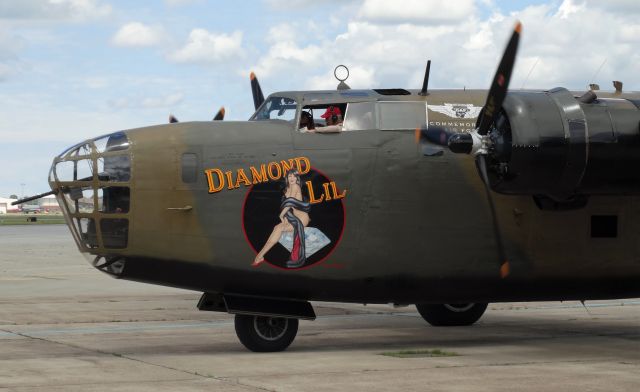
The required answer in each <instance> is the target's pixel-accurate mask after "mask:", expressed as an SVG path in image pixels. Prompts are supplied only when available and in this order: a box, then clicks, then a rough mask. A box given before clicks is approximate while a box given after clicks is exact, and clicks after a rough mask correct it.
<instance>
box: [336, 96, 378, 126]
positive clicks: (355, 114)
mask: <svg viewBox="0 0 640 392" xmlns="http://www.w3.org/2000/svg"><path fill="white" fill-rule="evenodd" d="M375 108H376V105H375V103H373V102H357V103H350V104H348V105H347V112H346V113H345V116H344V124H343V126H342V130H343V131H366V130H369V129H375V128H376V112H375Z"/></svg>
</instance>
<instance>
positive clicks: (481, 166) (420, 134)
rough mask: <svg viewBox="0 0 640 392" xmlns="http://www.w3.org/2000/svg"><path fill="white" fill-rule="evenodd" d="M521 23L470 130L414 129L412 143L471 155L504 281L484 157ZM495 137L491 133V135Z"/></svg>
mask: <svg viewBox="0 0 640 392" xmlns="http://www.w3.org/2000/svg"><path fill="white" fill-rule="evenodd" d="M521 30H522V24H521V23H520V22H518V23H516V26H515V28H514V31H513V34H512V35H511V38H510V39H509V42H508V44H507V47H506V49H505V51H504V54H503V55H502V60H501V61H500V65H499V66H498V70H497V71H496V74H495V76H494V77H493V82H491V88H490V90H489V93H488V94H487V100H486V102H485V104H484V106H483V107H482V111H481V112H480V115H479V116H478V120H477V121H476V127H475V129H474V130H473V131H471V132H469V133H466V132H451V131H449V130H447V129H446V128H442V127H437V126H429V127H423V128H417V129H416V141H417V142H419V143H424V142H430V143H433V144H437V145H440V146H446V147H449V149H450V150H451V152H454V153H459V154H472V155H473V156H474V157H475V158H476V165H477V166H478V170H479V172H480V176H481V177H482V181H483V182H484V186H485V191H486V193H487V199H488V201H489V208H490V210H491V217H492V219H493V230H494V234H495V238H496V242H497V245H498V263H499V267H500V276H501V277H502V278H505V277H507V276H508V275H509V261H508V260H507V257H506V253H505V250H504V244H503V241H502V236H501V234H500V227H499V226H498V218H497V215H496V208H495V205H494V202H493V197H492V196H491V188H490V185H489V175H488V173H487V156H488V155H491V154H493V153H494V148H495V147H496V146H495V145H496V140H497V137H498V136H499V135H498V134H497V133H498V132H499V131H498V129H499V128H500V126H496V122H500V121H501V117H500V116H499V114H500V112H501V111H502V104H503V102H504V99H505V97H506V95H507V90H508V88H509V80H510V79H511V72H512V71H513V65H514V63H515V59H516V52H517V51H518V41H519V39H520V32H521ZM494 132H495V133H496V134H493V133H494Z"/></svg>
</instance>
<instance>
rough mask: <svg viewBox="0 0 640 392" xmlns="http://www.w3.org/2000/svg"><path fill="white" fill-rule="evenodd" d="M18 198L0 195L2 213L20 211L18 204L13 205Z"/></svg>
mask: <svg viewBox="0 0 640 392" xmlns="http://www.w3.org/2000/svg"><path fill="white" fill-rule="evenodd" d="M16 200H18V199H7V198H4V197H0V214H6V213H7V212H18V206H12V205H11V203H13V202H14V201H16Z"/></svg>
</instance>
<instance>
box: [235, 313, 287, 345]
mask: <svg viewBox="0 0 640 392" xmlns="http://www.w3.org/2000/svg"><path fill="white" fill-rule="evenodd" d="M235 327H236V335H237V336H238V339H240V342H241V343H242V344H243V345H244V346H245V347H246V348H248V349H249V350H251V351H254V352H259V353H266V352H276V351H283V350H285V349H286V348H287V347H289V345H290V344H291V342H293V339H295V337H296V334H297V333H298V319H295V318H284V317H269V316H251V315H246V314H236V318H235Z"/></svg>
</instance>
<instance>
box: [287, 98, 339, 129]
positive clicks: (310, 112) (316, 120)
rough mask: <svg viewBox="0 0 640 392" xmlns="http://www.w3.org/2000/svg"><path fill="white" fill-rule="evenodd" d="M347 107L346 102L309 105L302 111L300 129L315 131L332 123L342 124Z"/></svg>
mask: <svg viewBox="0 0 640 392" xmlns="http://www.w3.org/2000/svg"><path fill="white" fill-rule="evenodd" d="M346 109H347V104H346V103H336V104H321V105H307V106H305V107H303V108H302V112H301V113H300V120H299V123H298V130H299V131H300V132H313V131H319V130H320V129H322V128H325V127H327V126H331V125H334V126H335V125H340V126H342V123H343V122H344V113H345V111H346ZM341 130H342V129H341Z"/></svg>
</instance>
